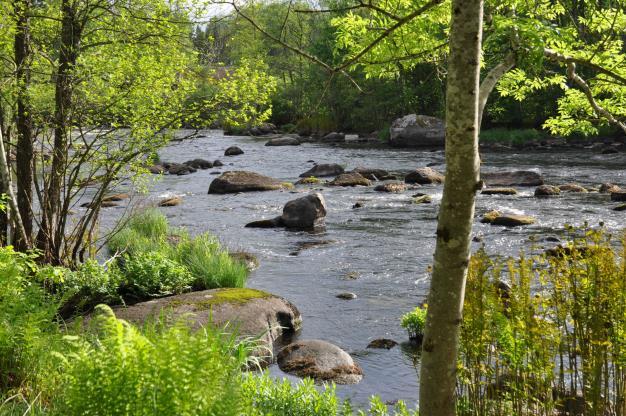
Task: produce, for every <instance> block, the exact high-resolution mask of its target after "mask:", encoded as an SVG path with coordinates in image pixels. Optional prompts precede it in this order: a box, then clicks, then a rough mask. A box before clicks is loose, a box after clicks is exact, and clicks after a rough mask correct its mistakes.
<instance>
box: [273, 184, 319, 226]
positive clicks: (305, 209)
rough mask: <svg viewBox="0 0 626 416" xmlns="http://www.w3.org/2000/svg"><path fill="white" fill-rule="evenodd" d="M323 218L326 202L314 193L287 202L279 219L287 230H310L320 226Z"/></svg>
mask: <svg viewBox="0 0 626 416" xmlns="http://www.w3.org/2000/svg"><path fill="white" fill-rule="evenodd" d="M325 217H326V201H324V197H323V196H322V194H320V193H318V192H316V193H313V194H309V195H307V196H305V197H302V198H298V199H294V200H293V201H289V202H287V203H286V204H285V206H284V207H283V215H281V217H280V218H281V221H282V223H283V225H284V226H285V227H287V228H294V229H299V230H310V229H313V228H315V227H316V226H319V225H321V224H322V223H323V222H324V218H325Z"/></svg>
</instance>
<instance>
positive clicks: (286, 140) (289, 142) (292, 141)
mask: <svg viewBox="0 0 626 416" xmlns="http://www.w3.org/2000/svg"><path fill="white" fill-rule="evenodd" d="M265 145H266V146H300V141H299V140H298V139H296V138H295V137H276V138H275V139H271V140H268V142H267V143H265Z"/></svg>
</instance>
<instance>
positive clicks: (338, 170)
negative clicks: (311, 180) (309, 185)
mask: <svg viewBox="0 0 626 416" xmlns="http://www.w3.org/2000/svg"><path fill="white" fill-rule="evenodd" d="M343 172H344V169H343V167H342V166H340V165H338V164H336V163H322V164H320V165H315V166H313V167H312V168H311V169H309V170H307V171H306V172H304V173H303V174H301V175H300V177H301V178H308V177H311V176H315V177H317V178H322V177H325V176H337V175H340V174H342V173H343Z"/></svg>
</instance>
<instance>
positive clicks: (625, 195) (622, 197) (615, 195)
mask: <svg viewBox="0 0 626 416" xmlns="http://www.w3.org/2000/svg"><path fill="white" fill-rule="evenodd" d="M611 201H616V202H626V191H619V192H611Z"/></svg>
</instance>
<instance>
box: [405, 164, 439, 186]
mask: <svg viewBox="0 0 626 416" xmlns="http://www.w3.org/2000/svg"><path fill="white" fill-rule="evenodd" d="M444 179H445V177H444V176H443V175H442V174H441V173H439V172H437V171H436V170H434V169H433V168H429V167H425V168H417V169H415V170H414V171H412V172H411V173H409V174H408V175H406V177H405V178H404V181H405V182H406V183H417V184H419V185H427V184H431V183H443V181H444Z"/></svg>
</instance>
